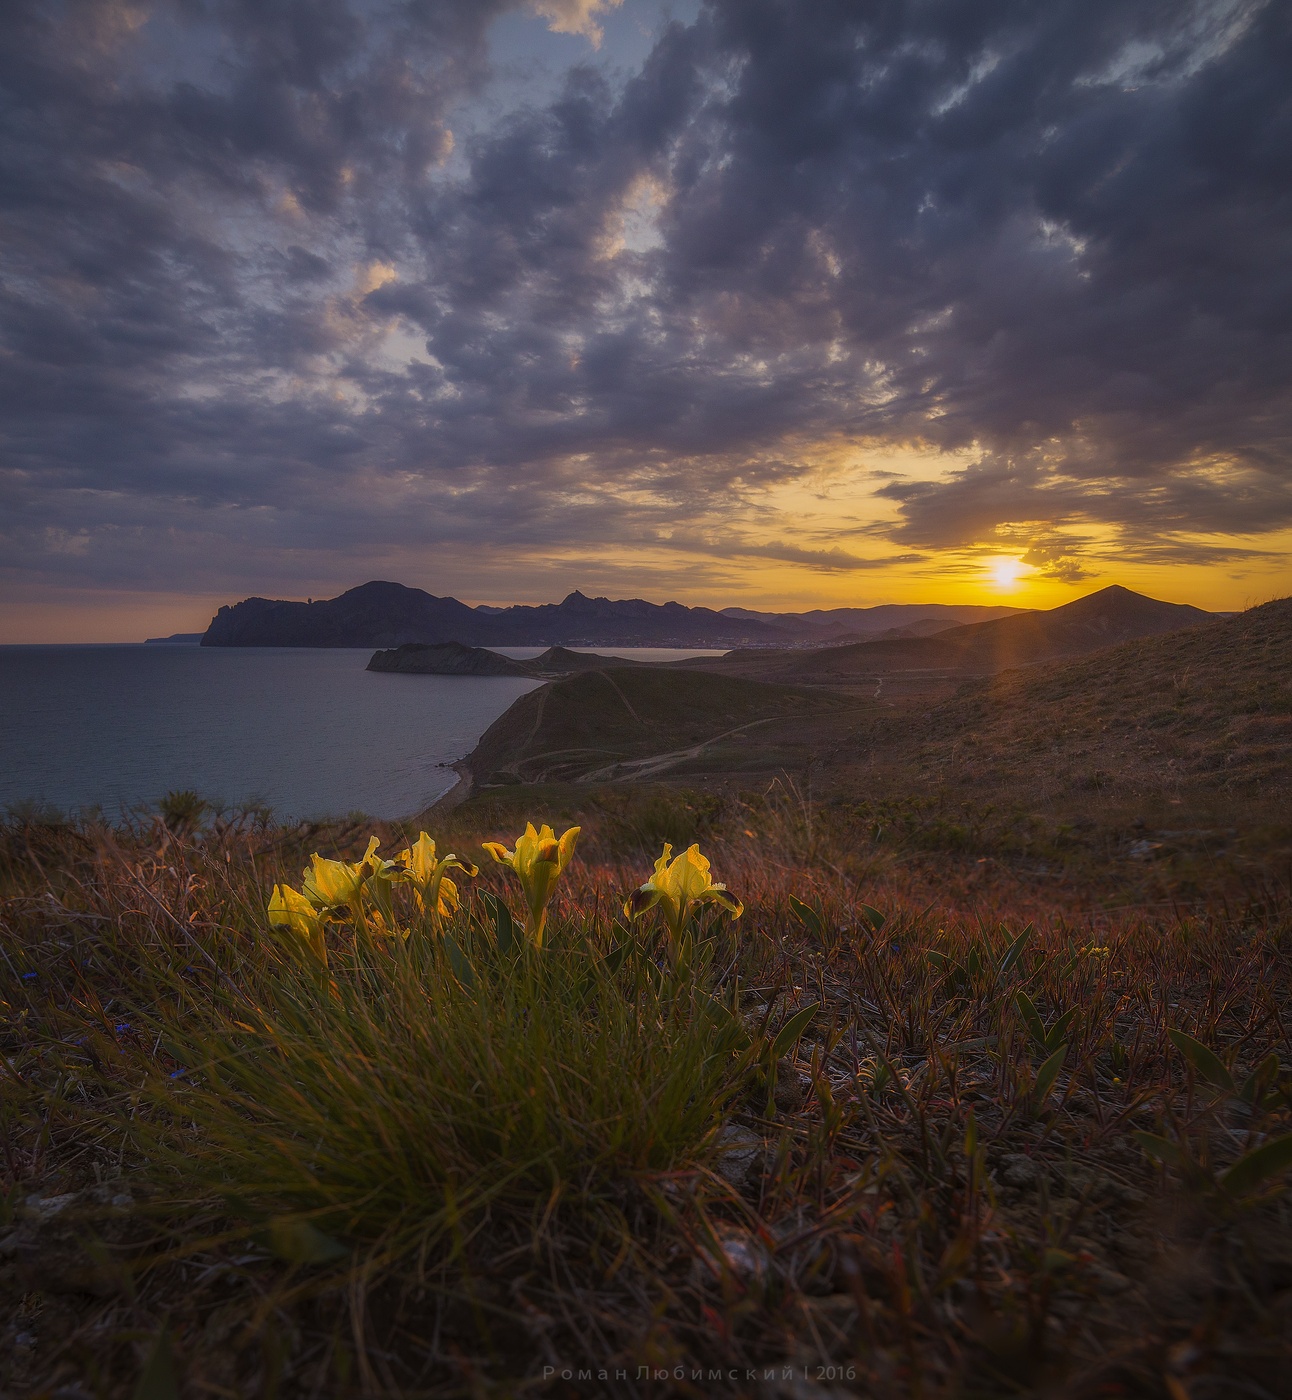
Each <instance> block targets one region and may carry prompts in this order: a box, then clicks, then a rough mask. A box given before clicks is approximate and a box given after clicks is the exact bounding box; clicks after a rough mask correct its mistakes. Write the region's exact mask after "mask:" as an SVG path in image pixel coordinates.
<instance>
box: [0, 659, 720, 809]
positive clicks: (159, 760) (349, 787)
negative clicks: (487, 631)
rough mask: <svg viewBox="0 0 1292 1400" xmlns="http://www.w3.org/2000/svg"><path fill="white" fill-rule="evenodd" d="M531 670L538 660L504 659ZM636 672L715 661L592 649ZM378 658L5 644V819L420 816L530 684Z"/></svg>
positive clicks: (0, 732) (1, 795)
mask: <svg viewBox="0 0 1292 1400" xmlns="http://www.w3.org/2000/svg"><path fill="white" fill-rule="evenodd" d="M499 650H504V651H505V652H506V654H507V655H508V656H513V657H516V658H519V659H526V658H529V657H532V656H537V655H538V654H539V653H540V652H541V651H542V650H543V648H542V647H507V648H499ZM586 650H598V651H601V652H602V653H606V654H609V653H610V652H611V651H612V650H613V652H614V654H615V655H618V656H623V657H627V658H630V659H637V660H642V661H666V660H674V659H676V658H679V657H683V656H700V655H713V654H715V653H713V652H706V651H700V650H691V651H687V650H677V649H672V648H662V647H645V648H623V647H619V648H608V647H601V648H586ZM371 655H372V649H371V648H364V649H362V650H350V649H348V648H346V649H341V648H328V649H314V648H307V647H282V648H279V647H199V646H158V645H143V644H140V645H132V646H0V810H5V811H9V812H27V813H40V814H48V815H53V814H54V813H58V814H61V815H75V814H77V813H80V812H84V811H87V810H96V809H97V810H99V811H101V812H102V813H103V815H104V816H106V817H108V818H110V819H114V820H115V819H118V818H120V817H124V816H128V815H129V814H131V813H132V812H135V813H137V812H140V811H144V810H147V809H149V808H151V807H153V806H155V804H156V803H157V801H158V800H159V799H160V798H161V797H163V796H164V795H165V794H166V793H167V792H170V791H176V790H182V789H191V790H193V791H194V792H197V793H198V794H199V795H200V796H202V797H204V798H206V799H207V800H208V801H209V802H211V803H213V804H215V805H216V806H217V807H220V808H224V809H227V810H234V809H237V808H239V807H244V806H248V805H256V806H265V807H268V808H270V809H271V810H272V812H273V814H274V815H275V816H276V817H278V818H280V819H283V820H292V819H308V818H324V817H338V816H345V815H348V814H350V813H357V812H363V813H365V814H367V815H368V816H371V817H377V818H380V819H383V820H391V821H393V820H399V819H401V818H404V817H410V816H414V815H416V814H417V813H418V812H420V811H422V810H423V809H424V808H426V807H427V806H429V805H430V804H431V803H432V802H434V801H435V800H436V799H437V798H440V797H442V796H444V794H445V793H447V792H448V791H449V790H450V789H451V788H452V787H453V786H454V784H455V783H456V782H457V781H458V776H457V773H456V772H455V771H454V769H453V766H452V765H453V764H454V763H455V762H456V761H457V760H459V759H461V758H464V757H465V756H466V755H467V754H468V753H470V751H471V750H472V749H473V748H474V747H475V744H476V741H477V740H478V739H479V738H480V736H481V735H482V734H483V733H484V731H485V730H486V729H487V728H488V727H489V726H490V725H491V724H492V723H493V721H494V720H495V719H497V718H498V717H499V715H501V714H502V713H503V712H504V711H505V710H506V709H507V708H508V706H509V705H511V704H512V702H513V701H515V700H516V699H518V698H519V697H520V696H521V695H524V694H525V693H526V691H529V690H532V689H533V688H534V687H535V686H536V685H537V684H538V682H536V681H530V680H524V679H521V678H517V677H512V676H400V675H391V674H387V673H383V672H376V671H367V670H365V669H364V668H365V667H366V666H367V664H368V660H369V658H370V657H371Z"/></svg>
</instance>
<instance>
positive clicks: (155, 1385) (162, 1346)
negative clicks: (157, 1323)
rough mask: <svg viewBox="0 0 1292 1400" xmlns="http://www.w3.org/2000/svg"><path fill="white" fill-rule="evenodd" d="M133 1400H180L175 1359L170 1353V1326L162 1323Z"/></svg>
mask: <svg viewBox="0 0 1292 1400" xmlns="http://www.w3.org/2000/svg"><path fill="white" fill-rule="evenodd" d="M134 1400H180V1395H179V1381H178V1380H177V1379H176V1376H175V1358H174V1356H173V1354H172V1352H171V1345H170V1324H169V1323H163V1324H162V1329H161V1331H160V1332H158V1334H157V1340H156V1341H155V1342H154V1343H153V1349H152V1351H151V1352H149V1354H148V1360H147V1362H146V1363H145V1364H144V1369H143V1374H142V1375H141V1376H140V1377H139V1384H138V1385H137V1386H136V1387H135V1393H134Z"/></svg>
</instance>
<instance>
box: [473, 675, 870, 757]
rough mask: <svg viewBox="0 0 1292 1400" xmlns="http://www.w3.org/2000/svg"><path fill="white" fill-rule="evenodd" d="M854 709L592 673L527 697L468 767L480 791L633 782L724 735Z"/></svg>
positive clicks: (735, 683) (793, 692)
mask: <svg viewBox="0 0 1292 1400" xmlns="http://www.w3.org/2000/svg"><path fill="white" fill-rule="evenodd" d="M850 708H851V706H850V704H849V702H848V701H846V700H843V699H840V698H838V697H835V696H831V695H826V694H820V693H816V692H811V691H803V690H797V689H793V688H791V687H788V686H782V685H767V684H761V683H759V682H757V681H746V680H739V679H736V678H733V677H728V676H718V675H713V674H710V673H707V672H688V671H673V670H665V669H654V668H648V667H644V666H643V667H637V668H633V669H618V668H616V669H610V670H601V671H590V672H584V673H582V674H579V675H574V676H570V677H568V678H567V679H565V680H561V681H556V682H553V683H552V684H551V685H546V686H543V687H542V688H541V689H540V690H535V691H531V692H530V694H528V695H524V696H522V697H521V698H520V699H519V700H518V701H517V702H516V703H515V704H514V705H513V706H512V707H511V708H510V709H509V710H508V711H507V712H506V714H504V715H503V716H502V717H501V718H500V719H498V720H496V721H495V722H494V723H493V724H492V725H491V726H490V727H489V729H487V730H486V731H485V733H484V735H483V737H482V738H481V740H480V743H479V744H478V745H477V746H476V748H475V750H474V752H473V753H472V754H471V755H470V757H469V759H468V760H467V762H468V764H469V766H470V770H471V773H472V775H473V777H474V779H475V781H476V782H477V783H480V784H489V783H498V782H509V781H510V782H540V781H553V780H556V781H560V780H570V779H574V778H584V777H588V776H590V775H592V774H601V776H603V777H614V776H627V775H628V774H627V773H625V771H624V770H625V767H626V766H628V765H635V767H633V768H632V769H631V772H632V773H633V774H634V775H636V774H640V773H641V772H642V771H643V769H644V768H645V767H647V766H649V767H650V768H652V769H653V770H658V769H659V768H660V766H661V765H665V766H668V767H673V766H676V765H678V764H680V763H683V762H686V761H691V760H695V759H698V758H700V757H701V754H700V753H699V752H697V751H698V750H703V749H704V748H705V747H706V746H707V745H708V744H710V743H712V742H713V741H715V740H718V739H719V738H722V737H723V736H727V741H728V742H729V743H736V744H738V743H740V742H742V741H741V740H740V739H739V738H738V737H737V736H736V734H735V733H734V731H740V732H741V733H743V734H746V735H747V736H748V735H750V734H751V732H752V729H751V727H753V726H763V725H767V724H768V723H769V722H774V721H778V720H780V721H784V720H787V719H788V720H794V721H796V722H798V723H804V722H809V721H812V720H814V719H816V718H819V717H822V716H827V717H829V716H835V715H838V714H841V713H843V712H845V711H847V710H849V709H850ZM647 761H649V764H647ZM605 770H609V771H605Z"/></svg>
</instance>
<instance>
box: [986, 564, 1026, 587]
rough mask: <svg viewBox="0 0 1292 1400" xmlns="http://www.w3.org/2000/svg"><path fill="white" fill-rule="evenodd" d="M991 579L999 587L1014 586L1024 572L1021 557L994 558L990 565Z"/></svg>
mask: <svg viewBox="0 0 1292 1400" xmlns="http://www.w3.org/2000/svg"><path fill="white" fill-rule="evenodd" d="M988 568H989V570H990V572H991V580H992V582H993V583H994V584H995V585H996V587H997V588H1013V586H1014V585H1015V584H1016V583H1017V582H1018V576H1019V575H1020V574H1021V573H1022V572H1023V561H1022V560H1021V559H993V560H992V561H991V563H990V564H989V565H988Z"/></svg>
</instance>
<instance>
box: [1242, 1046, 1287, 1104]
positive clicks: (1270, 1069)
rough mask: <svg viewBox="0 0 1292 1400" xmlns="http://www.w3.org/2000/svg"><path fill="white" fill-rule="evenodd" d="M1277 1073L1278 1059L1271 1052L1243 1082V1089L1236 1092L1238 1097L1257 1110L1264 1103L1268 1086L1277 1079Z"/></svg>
mask: <svg viewBox="0 0 1292 1400" xmlns="http://www.w3.org/2000/svg"><path fill="white" fill-rule="evenodd" d="M1278 1073H1279V1057H1278V1056H1277V1055H1276V1054H1275V1053H1274V1051H1273V1050H1271V1051H1270V1053H1269V1054H1268V1055H1266V1057H1265V1058H1264V1059H1263V1060H1262V1061H1261V1062H1260V1064H1259V1065H1257V1066H1256V1068H1255V1069H1254V1070H1252V1072H1251V1073H1250V1074H1249V1075H1248V1076H1247V1078H1246V1079H1245V1080H1244V1081H1243V1087H1242V1088H1241V1089H1240V1090H1239V1091H1238V1097H1239V1098H1240V1099H1242V1101H1243V1102H1244V1103H1249V1104H1252V1105H1253V1106H1254V1107H1257V1108H1259V1107H1260V1106H1261V1105H1262V1103H1263V1102H1264V1099H1265V1095H1266V1093H1267V1091H1268V1090H1269V1087H1270V1085H1272V1084H1273V1083H1274V1081H1275V1079H1277V1078H1278Z"/></svg>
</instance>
